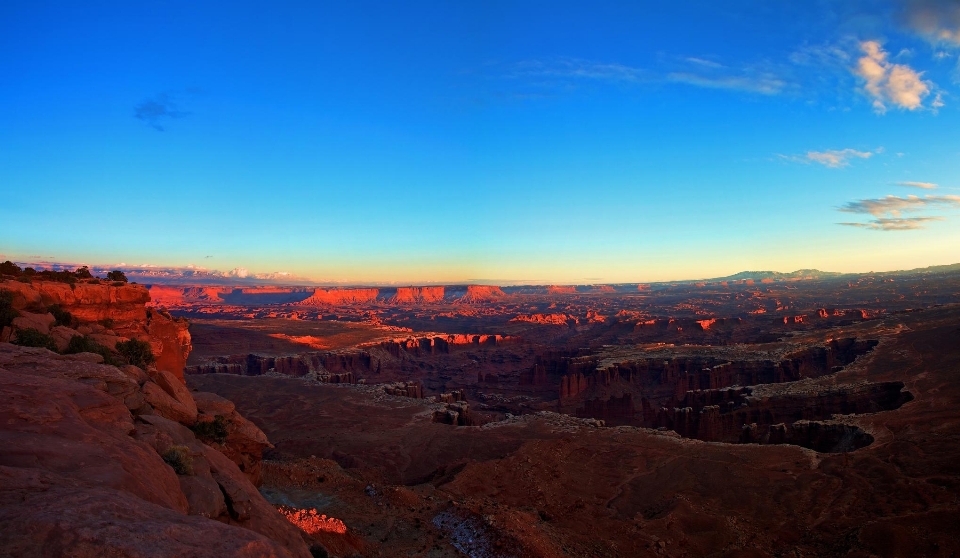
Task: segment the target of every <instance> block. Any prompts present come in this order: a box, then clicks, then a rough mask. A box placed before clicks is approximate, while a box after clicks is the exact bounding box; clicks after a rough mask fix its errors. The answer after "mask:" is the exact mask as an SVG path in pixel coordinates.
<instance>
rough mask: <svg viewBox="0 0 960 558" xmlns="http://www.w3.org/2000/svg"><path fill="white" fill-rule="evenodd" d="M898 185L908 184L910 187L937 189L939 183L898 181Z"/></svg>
mask: <svg viewBox="0 0 960 558" xmlns="http://www.w3.org/2000/svg"><path fill="white" fill-rule="evenodd" d="M897 186H907V187H908V188H923V189H924V190H935V189H936V188H937V185H936V184H934V183H933V182H909V181H908V182H897Z"/></svg>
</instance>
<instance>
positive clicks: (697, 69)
mask: <svg viewBox="0 0 960 558" xmlns="http://www.w3.org/2000/svg"><path fill="white" fill-rule="evenodd" d="M664 65H665V66H667V67H668V68H670V69H672V71H667V70H666V69H665V68H660V69H655V70H654V69H646V68H639V67H635V66H630V65H627V64H621V63H618V62H596V61H591V60H583V59H578V58H553V59H547V60H525V61H522V62H518V63H516V64H514V65H513V66H512V67H511V68H509V69H508V70H507V72H506V73H505V77H507V78H511V79H530V78H533V79H544V80H554V81H552V82H550V84H552V85H554V86H557V85H568V84H571V83H575V82H578V81H595V82H607V83H621V84H636V83H655V82H660V83H663V82H672V83H683V84H686V85H693V86H695V87H702V88H707V89H726V90H734V91H743V92H748V93H759V94H763V95H775V94H777V93H780V92H781V91H783V90H784V88H785V87H786V86H787V82H786V81H785V80H783V79H781V78H779V77H778V76H777V75H776V74H774V73H773V72H771V71H769V70H763V69H760V68H758V67H755V66H742V67H739V68H735V67H731V66H727V65H724V64H721V63H720V62H716V61H713V60H709V59H707V58H700V57H686V58H669V61H667V62H664V63H661V66H664Z"/></svg>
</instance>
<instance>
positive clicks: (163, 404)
mask: <svg viewBox="0 0 960 558" xmlns="http://www.w3.org/2000/svg"><path fill="white" fill-rule="evenodd" d="M142 389H143V396H144V398H145V399H146V401H147V403H149V404H150V405H152V406H153V409H154V410H155V411H156V412H157V414H159V415H160V416H162V417H166V418H168V419H170V420H173V421H176V422H181V423H184V424H194V423H196V422H197V407H196V405H194V406H193V407H192V408H191V407H188V406H186V405H184V404H183V403H181V402H180V401H177V400H176V399H174V398H173V397H171V396H170V394H168V393H167V392H166V391H165V390H164V389H163V388H162V387H160V386H158V385H157V384H155V383H153V382H146V383H144V384H143V388H142Z"/></svg>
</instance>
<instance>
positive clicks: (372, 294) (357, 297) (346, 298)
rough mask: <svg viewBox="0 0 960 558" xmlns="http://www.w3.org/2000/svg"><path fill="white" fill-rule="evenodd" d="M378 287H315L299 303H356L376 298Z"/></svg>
mask: <svg viewBox="0 0 960 558" xmlns="http://www.w3.org/2000/svg"><path fill="white" fill-rule="evenodd" d="M379 293H380V291H379V289H316V290H315V291H313V294H312V295H310V297H308V298H306V299H305V300H303V301H301V302H300V303H299V304H302V305H303V306H317V305H324V304H357V303H365V302H374V301H376V300H377V295H378V294H379Z"/></svg>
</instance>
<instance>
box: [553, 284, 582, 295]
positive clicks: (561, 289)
mask: <svg viewBox="0 0 960 558" xmlns="http://www.w3.org/2000/svg"><path fill="white" fill-rule="evenodd" d="M576 292H577V286H576V285H550V286H549V287H547V294H576Z"/></svg>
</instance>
